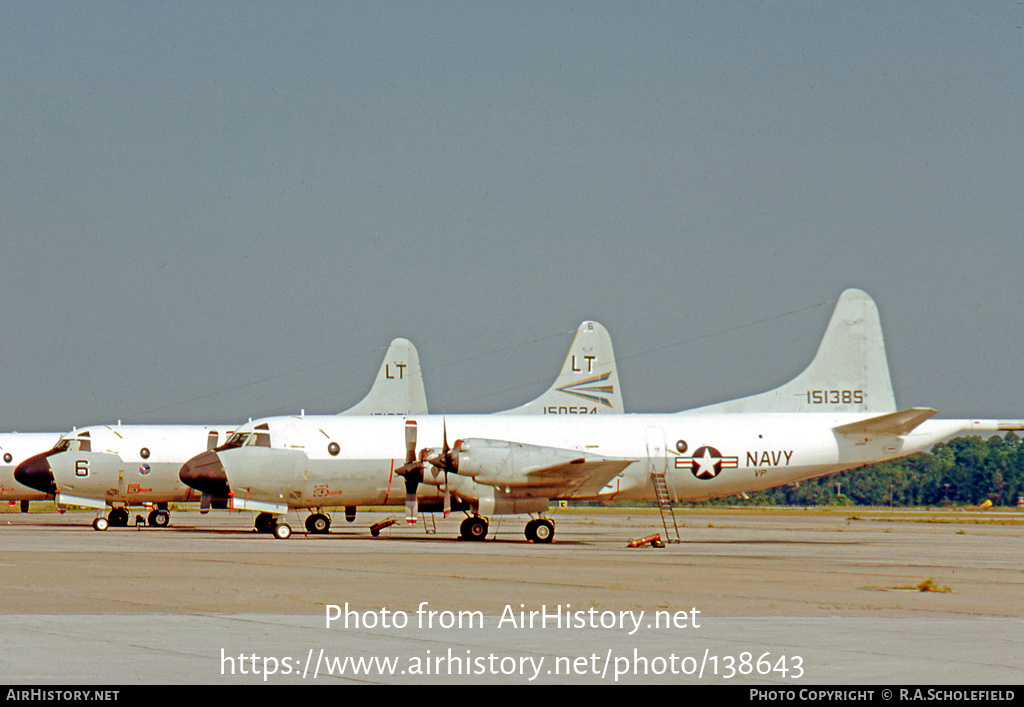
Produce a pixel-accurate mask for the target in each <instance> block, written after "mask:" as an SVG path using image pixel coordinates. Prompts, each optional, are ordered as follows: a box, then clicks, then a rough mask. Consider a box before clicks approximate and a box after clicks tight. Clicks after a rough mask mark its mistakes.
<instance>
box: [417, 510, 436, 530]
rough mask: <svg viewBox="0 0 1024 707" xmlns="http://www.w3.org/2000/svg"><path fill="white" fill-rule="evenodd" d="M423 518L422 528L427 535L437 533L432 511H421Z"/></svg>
mask: <svg viewBox="0 0 1024 707" xmlns="http://www.w3.org/2000/svg"><path fill="white" fill-rule="evenodd" d="M420 517H421V518H423V530H424V531H425V532H426V534H427V535H437V523H436V522H435V521H434V514H433V513H421V514H420Z"/></svg>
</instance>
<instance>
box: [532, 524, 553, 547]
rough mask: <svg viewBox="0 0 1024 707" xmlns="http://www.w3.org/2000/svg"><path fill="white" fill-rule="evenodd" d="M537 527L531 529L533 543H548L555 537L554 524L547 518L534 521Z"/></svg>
mask: <svg viewBox="0 0 1024 707" xmlns="http://www.w3.org/2000/svg"><path fill="white" fill-rule="evenodd" d="M534 522H535V523H536V524H537V525H535V526H534V528H533V541H534V542H535V543H549V542H551V539H552V538H553V537H555V524H554V523H552V522H551V521H550V520H548V519H547V518H538V519H537V520H535V521H534Z"/></svg>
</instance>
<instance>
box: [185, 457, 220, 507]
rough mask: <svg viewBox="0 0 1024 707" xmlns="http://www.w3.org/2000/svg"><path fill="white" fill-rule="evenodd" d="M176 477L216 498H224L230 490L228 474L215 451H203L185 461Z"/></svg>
mask: <svg viewBox="0 0 1024 707" xmlns="http://www.w3.org/2000/svg"><path fill="white" fill-rule="evenodd" d="M178 478H180V479H181V482H182V483H183V484H186V485H187V486H191V487H192V488H194V489H195V490H196V491H200V492H202V493H205V494H209V495H211V496H215V497H217V498H226V497H227V496H228V494H229V493H230V492H231V487H230V486H229V485H228V475H227V474H226V473H225V472H224V465H223V464H221V461H220V457H219V456H217V453H216V452H203V453H202V454H199V455H197V456H194V457H192V458H191V459H189V460H188V461H187V462H185V463H184V464H183V465H182V467H181V471H179V472H178Z"/></svg>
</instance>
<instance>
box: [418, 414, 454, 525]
mask: <svg viewBox="0 0 1024 707" xmlns="http://www.w3.org/2000/svg"><path fill="white" fill-rule="evenodd" d="M443 429H444V437H443V440H444V441H443V442H442V447H441V453H440V454H438V455H437V456H434V457H431V458H429V459H427V461H428V462H429V463H430V465H431V466H433V467H434V468H435V469H440V470H441V471H443V472H444V516H445V518H447V517H448V514H449V513H451V512H452V496H451V492H450V491H449V490H448V472H449V471H450V472H452V473H453V474H457V473H458V472H459V458H458V453H459V447H460V446H461V445H462V440H461V439H459V440H455V446H454V448H452V447H449V446H448V423H447V421H445V423H444V428H443ZM437 474H438V472H437V471H434V478H437Z"/></svg>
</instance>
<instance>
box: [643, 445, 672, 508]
mask: <svg viewBox="0 0 1024 707" xmlns="http://www.w3.org/2000/svg"><path fill="white" fill-rule="evenodd" d="M644 432H645V434H646V435H647V474H648V476H649V477H651V479H650V480H651V481H652V482H654V477H660V478H662V479H664V480H665V483H666V484H668V487H667V488H668V492H669V494H670V495H671V496H672V498H673V500H675V498H676V492H675V488H674V486H672V480H671V479H669V478H667V476H666V474H665V471H666V469H667V468H668V456H667V454H666V452H665V433H664V432H663V431H662V429H661V428H660V427H648V428H646V430H645V431H644Z"/></svg>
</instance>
